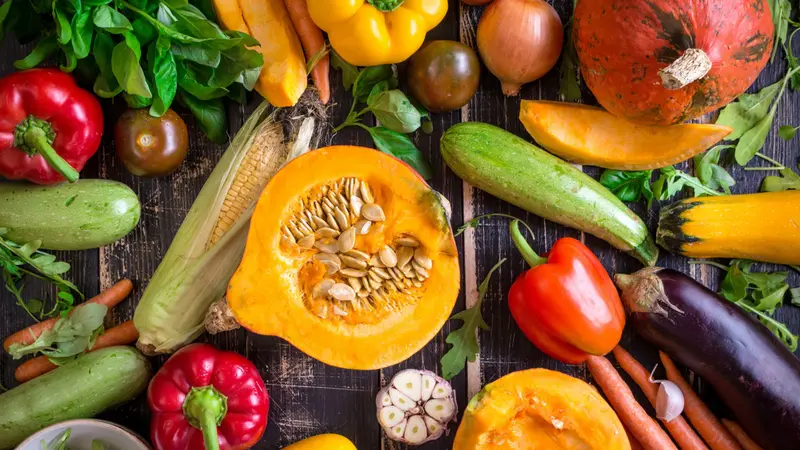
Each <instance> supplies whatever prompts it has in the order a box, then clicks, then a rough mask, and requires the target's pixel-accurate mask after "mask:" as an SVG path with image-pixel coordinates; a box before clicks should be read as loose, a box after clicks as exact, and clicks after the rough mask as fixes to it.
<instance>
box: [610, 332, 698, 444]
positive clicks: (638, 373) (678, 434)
mask: <svg viewBox="0 0 800 450" xmlns="http://www.w3.org/2000/svg"><path fill="white" fill-rule="evenodd" d="M614 357H615V358H617V362H618V363H619V366H620V367H622V370H624V371H625V372H627V373H628V375H630V377H631V378H633V381H634V382H636V384H638V385H639V387H640V388H641V389H642V391H644V394H645V395H646V396H647V399H648V400H650V404H652V405H653V406H656V398H657V397H658V386H657V385H656V384H654V383H651V382H650V372H648V371H647V369H645V368H644V366H642V365H641V364H639V361H636V359H634V357H633V356H631V354H630V353H628V352H627V351H625V349H624V348H622V347H620V346H619V345H618V346H616V347H614ZM661 422H662V423H663V424H664V427H666V429H667V430H668V431H669V434H671V435H672V438H673V439H675V442H677V443H678V447H680V448H681V449H682V450H708V447H706V444H705V443H704V442H703V440H702V439H700V436H698V435H697V433H695V432H694V430H693V429H692V427H691V426H690V425H689V424H688V423H687V422H686V420H685V419H684V418H683V416H678V417H676V418H674V419H672V420H670V421H669V422H667V421H666V420H662V421H661Z"/></svg>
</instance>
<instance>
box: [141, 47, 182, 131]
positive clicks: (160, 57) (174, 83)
mask: <svg viewBox="0 0 800 450" xmlns="http://www.w3.org/2000/svg"><path fill="white" fill-rule="evenodd" d="M148 52H149V54H148V55H149V56H148V58H147V59H148V60H149V61H150V72H151V74H152V75H153V80H155V88H156V89H155V96H154V99H153V105H152V106H151V107H150V115H152V116H154V117H160V116H161V115H162V114H164V113H165V112H167V109H168V108H169V106H168V105H171V104H172V101H173V100H174V99H175V94H177V93H178V67H177V64H176V63H175V56H174V55H173V54H172V52H170V42H169V39H167V38H165V37H159V38H158V40H157V41H156V42H154V43H152V44H150V49H149V50H148Z"/></svg>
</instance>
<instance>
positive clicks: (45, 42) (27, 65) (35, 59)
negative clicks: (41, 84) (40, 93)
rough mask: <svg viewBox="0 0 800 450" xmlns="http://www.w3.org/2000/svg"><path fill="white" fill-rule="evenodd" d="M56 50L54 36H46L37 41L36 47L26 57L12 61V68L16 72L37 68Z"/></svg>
mask: <svg viewBox="0 0 800 450" xmlns="http://www.w3.org/2000/svg"><path fill="white" fill-rule="evenodd" d="M56 50H58V41H57V40H56V37H55V36H47V37H45V38H42V39H41V40H39V43H38V44H36V47H35V48H34V49H33V51H31V52H30V53H29V54H28V56H26V57H25V58H23V59H20V60H17V61H14V67H15V68H16V69H17V70H27V69H33V68H34V67H36V66H38V65H39V64H41V63H42V62H44V60H46V59H47V58H48V57H49V56H50V55H52V54H53V52H55V51H56Z"/></svg>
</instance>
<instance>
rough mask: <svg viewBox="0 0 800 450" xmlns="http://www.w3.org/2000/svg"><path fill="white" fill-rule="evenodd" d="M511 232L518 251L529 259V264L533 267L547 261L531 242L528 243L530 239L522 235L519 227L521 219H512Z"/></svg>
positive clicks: (526, 259)
mask: <svg viewBox="0 0 800 450" xmlns="http://www.w3.org/2000/svg"><path fill="white" fill-rule="evenodd" d="M508 228H509V233H510V234H511V240H512V241H514V245H515V246H516V247H517V251H518V252H520V254H521V255H522V257H523V258H524V259H525V261H527V263H528V265H529V266H531V268H533V267H536V266H540V265H542V264H544V263H546V262H547V258H544V257H542V256H539V254H537V253H536V252H535V251H534V250H533V248H531V246H530V244H528V240H527V239H525V236H523V235H522V232H521V231H520V229H519V220H512V221H511V225H509V226H508Z"/></svg>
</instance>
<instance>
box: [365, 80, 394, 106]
mask: <svg viewBox="0 0 800 450" xmlns="http://www.w3.org/2000/svg"><path fill="white" fill-rule="evenodd" d="M388 90H389V81H388V80H383V81H381V82H379V83H378V84H376V85H375V86H373V87H372V90H371V91H370V92H369V97H367V105H369V104H370V103H371V102H374V101H375V97H377V96H378V95H379V94H382V93H383V92H386V91H388Z"/></svg>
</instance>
